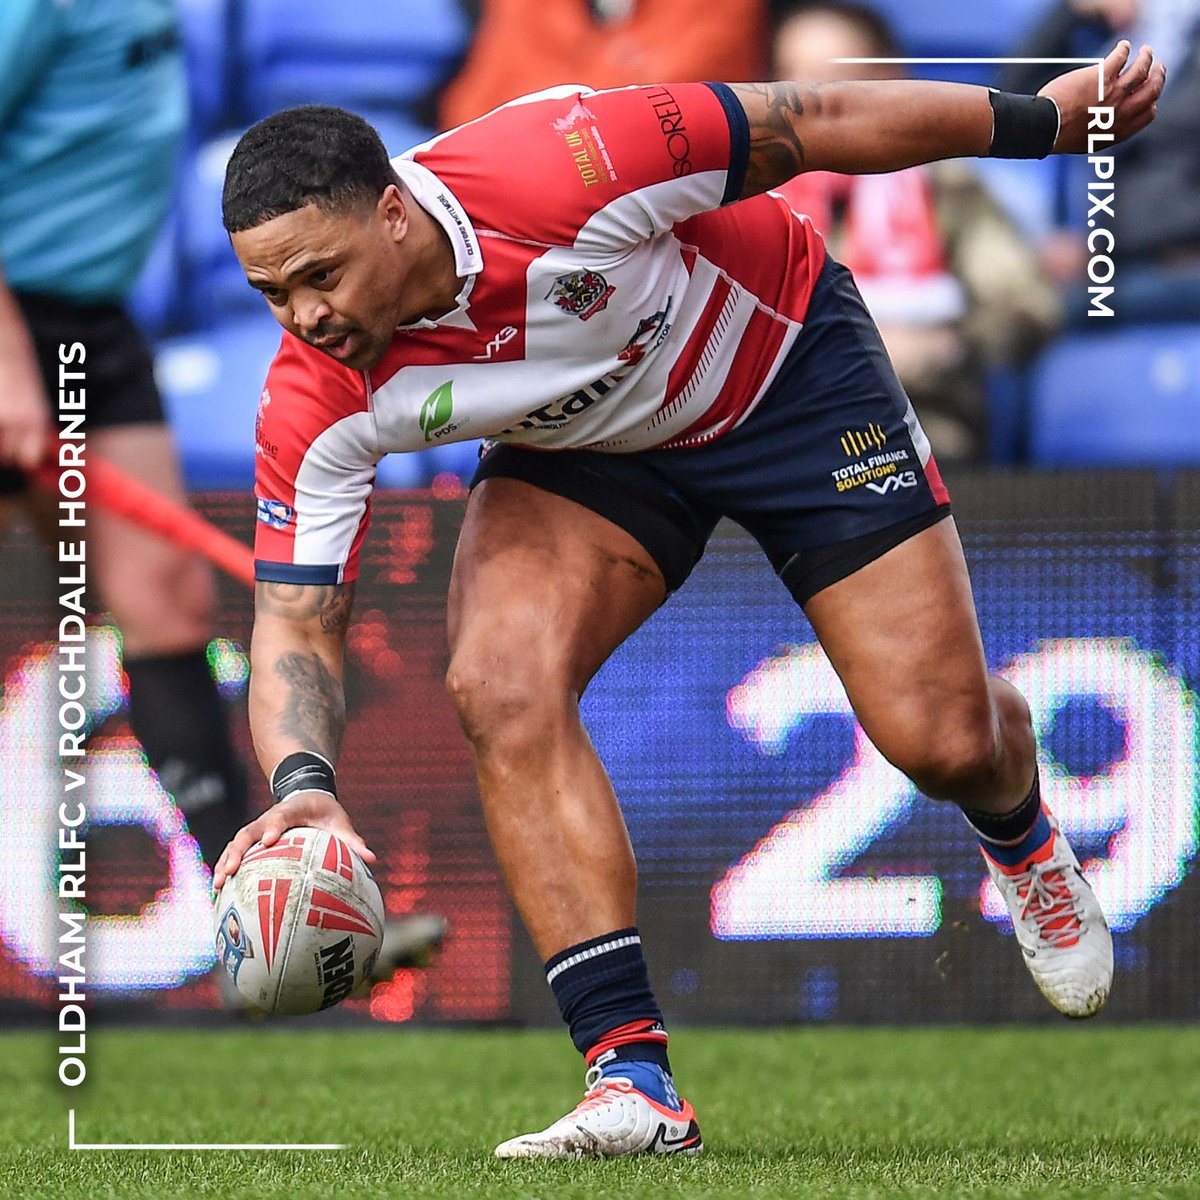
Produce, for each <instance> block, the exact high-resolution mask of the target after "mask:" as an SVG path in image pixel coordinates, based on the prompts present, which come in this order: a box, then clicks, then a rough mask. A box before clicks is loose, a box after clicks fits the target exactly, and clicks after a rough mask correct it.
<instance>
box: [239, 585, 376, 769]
mask: <svg viewBox="0 0 1200 1200" xmlns="http://www.w3.org/2000/svg"><path fill="white" fill-rule="evenodd" d="M353 604H354V584H352V583H342V584H297V583H259V584H258V585H257V586H256V588H255V593H254V637H253V640H252V641H251V643H250V731H251V733H252V734H253V736H254V750H255V753H256V754H257V755H258V761H259V763H260V764H261V766H262V769H263V770H264V771H265V772H266V773H267V774H268V775H269V774H270V773H271V771H272V770H273V769H274V767H275V764H276V763H278V762H279V761H280V760H281V759H283V758H285V757H286V756H287V755H289V754H292V753H294V752H296V751H297V750H315V751H316V752H317V753H318V754H322V755H324V756H325V757H326V758H327V759H329V761H330V762H331V763H334V764H335V765H336V763H337V757H338V753H339V751H340V750H341V748H342V733H343V731H344V729H345V725H346V702H345V698H344V696H343V694H342V657H343V651H344V647H345V642H346V630H347V628H348V627H349V624H350V610H351V608H352V607H353Z"/></svg>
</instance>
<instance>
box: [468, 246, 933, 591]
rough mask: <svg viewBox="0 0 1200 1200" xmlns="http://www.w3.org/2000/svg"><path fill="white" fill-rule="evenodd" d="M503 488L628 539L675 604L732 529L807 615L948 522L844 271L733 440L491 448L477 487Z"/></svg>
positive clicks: (820, 284)
mask: <svg viewBox="0 0 1200 1200" xmlns="http://www.w3.org/2000/svg"><path fill="white" fill-rule="evenodd" d="M494 476H504V477H507V478H511V479H520V480H523V481H524V482H526V483H530V484H533V485H534V486H535V487H539V488H542V489H543V490H545V491H548V492H553V493H554V494H555V495H559V496H564V497H566V498H567V499H569V500H574V501H576V502H577V503H579V504H582V505H583V506H584V507H585V508H588V509H590V510H591V511H593V512H595V513H598V514H599V515H600V516H602V517H604V518H606V519H607V520H610V521H612V522H613V523H614V524H616V525H618V526H620V527H621V528H622V529H624V530H626V531H627V532H628V533H629V534H631V535H632V536H633V537H634V538H635V539H636V540H637V541H638V542H639V543H640V544H641V545H642V546H644V547H645V549H646V551H647V552H648V553H649V554H650V556H651V557H652V558H653V559H654V560H655V562H656V563H657V564H658V566H659V569H660V570H661V571H662V574H663V578H664V580H665V581H666V584H667V589H668V590H669V591H674V590H675V589H676V588H678V587H679V586H680V585H681V584H682V583H683V581H684V580H685V579H686V578H687V576H688V574H689V573H690V571H691V569H692V567H694V566H695V565H696V563H697V562H699V561H700V556H701V555H702V554H703V553H704V546H705V544H706V542H707V541H708V537H709V535H710V534H711V533H712V531H713V528H714V526H715V525H716V523H717V522H718V521H719V520H720V519H721V518H722V517H729V518H730V519H732V520H734V521H736V522H737V523H738V524H739V525H741V526H742V527H743V528H744V529H745V530H746V531H747V532H748V533H749V534H751V536H753V537H754V538H755V540H756V541H757V542H758V543H759V545H760V546H762V548H763V550H764V551H765V552H766V555H767V557H768V558H769V559H770V560H771V565H772V566H773V567H774V568H775V571H776V572H777V574H778V575H779V577H780V578H781V579H782V580H783V582H784V583H785V584H786V585H787V587H788V589H789V590H790V591H791V593H792V595H793V596H795V598H796V600H797V601H798V602H799V603H801V604H804V603H806V602H807V601H808V600H809V599H810V598H811V597H812V596H814V595H815V594H816V593H817V592H819V591H820V590H821V589H822V588H826V587H828V586H829V585H830V584H832V583H836V582H837V581H838V580H839V579H844V578H845V577H846V576H847V575H850V574H851V573H853V572H854V571H857V570H858V569H859V568H860V567H863V566H865V565H866V564H867V563H868V562H871V561H872V560H873V559H876V558H878V557H879V556H880V555H882V554H884V553H885V552H886V551H888V550H890V549H891V548H892V547H893V546H897V545H899V544H900V543H901V542H903V541H905V540H907V539H908V538H910V537H912V536H913V535H914V534H916V533H919V532H920V531H921V530H922V529H926V528H928V527H929V526H930V525H933V524H934V523H935V522H937V521H939V520H941V519H942V518H943V517H945V516H948V515H949V512H950V500H949V496H948V495H947V493H946V489H945V487H944V485H943V484H942V480H941V476H940V475H939V474H938V470H937V465H936V463H935V462H934V461H933V458H932V456H931V454H930V450H929V442H928V440H927V439H926V437H925V434H924V432H923V431H922V429H921V427H920V425H919V423H918V422H917V418H916V415H915V413H914V412H913V408H912V405H911V403H910V402H909V399H908V397H907V396H906V395H905V393H904V389H903V388H902V387H901V385H900V381H899V379H897V378H896V372H895V371H894V370H893V368H892V364H891V362H890V361H889V359H888V357H887V352H886V351H885V350H884V348H883V342H882V341H881V340H880V337H879V331H878V330H877V329H876V328H875V323H874V321H872V319H871V316H870V314H869V313H868V312H867V309H866V306H865V305H864V304H863V301H862V297H861V296H859V294H858V288H857V287H856V286H855V284H854V280H853V278H852V277H851V275H850V272H849V271H848V270H847V269H846V268H845V267H843V266H842V265H841V264H840V263H837V262H834V261H833V260H832V259H827V260H826V262H825V266H824V267H823V268H822V270H821V274H820V277H819V278H818V281H817V286H816V288H815V289H814V291H813V296H812V302H811V304H810V305H809V310H808V316H807V318H806V320H805V322H804V328H803V329H802V330H801V332H800V335H799V337H797V339H796V342H795V344H794V345H793V347H792V349H791V351H790V352H789V354H788V356H787V358H786V359H785V360H784V362H783V365H782V367H781V368H780V371H779V374H778V375H777V376H776V377H775V379H774V380H773V381H772V383H771V386H770V387H769V388H768V389H767V392H766V394H765V395H764V396H763V398H762V400H761V401H760V402H759V404H758V407H757V408H755V409H754V411H753V412H751V414H750V415H749V417H747V418H746V420H744V421H743V422H742V424H741V425H739V426H738V427H737V428H736V429H734V430H733V431H732V432H731V433H728V434H726V435H725V436H724V437H722V438H719V439H717V440H716V441H713V442H709V443H707V444H705V445H702V446H697V447H691V448H682V449H670V450H644V451H640V452H637V453H634V454H612V453H602V452H598V451H594V450H556V451H545V450H529V449H526V448H523V447H521V446H515V445H509V444H506V443H499V444H493V445H492V446H490V447H489V448H488V449H487V451H486V452H485V453H484V455H483V458H482V459H481V461H480V464H479V468H478V470H477V471H476V472H475V478H474V480H473V481H472V486H474V485H475V484H477V483H480V482H481V481H482V480H484V479H489V478H492V477H494Z"/></svg>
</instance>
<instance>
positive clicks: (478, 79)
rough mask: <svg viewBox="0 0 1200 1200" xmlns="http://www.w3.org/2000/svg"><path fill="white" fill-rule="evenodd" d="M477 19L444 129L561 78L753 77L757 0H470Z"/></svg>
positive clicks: (611, 83) (758, 46) (759, 18)
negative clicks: (715, 0) (715, 2)
mask: <svg viewBox="0 0 1200 1200" xmlns="http://www.w3.org/2000/svg"><path fill="white" fill-rule="evenodd" d="M467 7H468V8H469V9H472V10H477V27H476V29H475V32H474V39H473V42H472V45H471V49H470V52H469V53H468V55H467V59H466V62H465V63H464V65H463V68H462V71H461V72H460V73H459V74H458V76H457V77H456V78H455V79H454V80H453V81H452V82H451V84H450V85H449V87H448V88H447V89H446V91H445V93H444V95H443V97H442V103H441V107H440V116H441V124H442V126H443V128H447V129H448V128H450V127H451V126H454V125H461V124H462V123H463V122H464V121H470V120H473V119H474V118H475V117H478V116H480V115H481V114H482V113H485V112H487V111H488V110H489V109H492V108H495V107H496V106H497V105H500V104H504V103H506V102H507V101H509V100H512V99H514V98H515V97H517V96H523V95H526V94H527V93H529V92H536V91H539V90H541V89H542V88H546V87H551V86H553V85H555V84H560V83H585V84H587V85H588V86H589V87H596V88H602V87H624V86H625V85H626V84H631V83H676V82H682V81H687V80H694V79H723V80H739V79H758V78H759V77H760V75H761V73H762V70H763V67H764V66H765V60H764V53H763V50H764V47H765V36H766V30H765V20H766V11H765V6H764V0H721V3H719V4H714V3H713V2H712V0H552V2H551V3H549V4H547V3H546V2H545V0H474V3H468V4H467Z"/></svg>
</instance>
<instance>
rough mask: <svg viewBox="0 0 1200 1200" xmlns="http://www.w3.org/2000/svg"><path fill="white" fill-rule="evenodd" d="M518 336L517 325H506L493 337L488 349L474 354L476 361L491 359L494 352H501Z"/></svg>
mask: <svg viewBox="0 0 1200 1200" xmlns="http://www.w3.org/2000/svg"><path fill="white" fill-rule="evenodd" d="M516 336H517V327H516V326H515V325H505V327H504V328H503V329H502V330H500V332H499V333H498V334H496V336H495V337H494V338H492V340H491V341H490V342H488V344H487V349H486V350H485V351H484V352H483V353H482V354H475V355H472V357H473V358H474V359H475V361H476V362H480V361H483V362H487V360H488V359H490V358H491V357H492V355H493V354H497V353H499V352H500V350H502V349H503V348H504V347H505V346H507V345H508V343H509V342H511V341H512V340H513V338H515V337H516Z"/></svg>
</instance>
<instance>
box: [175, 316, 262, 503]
mask: <svg viewBox="0 0 1200 1200" xmlns="http://www.w3.org/2000/svg"><path fill="white" fill-rule="evenodd" d="M281 336H282V332H281V330H280V328H279V326H278V325H277V324H276V323H275V321H274V319H273V318H272V317H271V316H270V315H269V314H268V313H266V312H263V313H260V314H256V315H255V316H253V317H248V318H244V319H241V320H236V321H228V322H225V323H224V324H222V325H219V326H218V327H216V328H214V329H211V330H207V331H205V332H204V333H200V334H189V335H187V336H185V337H177V338H171V339H168V340H166V341H163V342H160V343H159V345H158V346H157V348H156V352H155V357H154V374H155V378H156V379H157V380H158V386H159V388H160V390H161V391H162V394H163V402H164V404H165V406H166V410H167V416H168V419H169V420H170V422H171V426H172V428H173V429H174V431H175V437H176V439H177V441H178V443H179V450H180V455H181V457H182V459H183V473H184V478H185V479H186V481H187V484H188V486H189V487H190V488H192V489H204V488H249V487H251V486H252V485H253V483H254V418H255V416H256V414H257V412H258V397H259V395H260V393H261V392H262V386H263V381H264V380H265V379H266V376H267V368H268V367H269V366H270V365H271V359H272V358H273V357H274V355H275V351H276V349H277V348H278V346H279V339H280V337H281Z"/></svg>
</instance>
